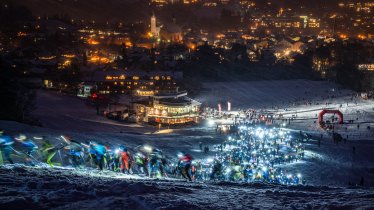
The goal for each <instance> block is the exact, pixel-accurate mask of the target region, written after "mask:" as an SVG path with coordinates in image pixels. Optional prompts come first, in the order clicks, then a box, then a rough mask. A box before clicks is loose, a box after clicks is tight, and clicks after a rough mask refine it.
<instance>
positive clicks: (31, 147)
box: [14, 134, 38, 165]
mask: <svg viewBox="0 0 374 210" xmlns="http://www.w3.org/2000/svg"><path fill="white" fill-rule="evenodd" d="M14 139H15V140H16V141H18V142H19V143H20V144H21V146H22V147H23V151H24V153H25V154H26V162H27V163H29V164H31V165H35V162H34V160H35V158H34V157H33V156H32V154H33V153H34V152H35V151H37V149H38V146H37V145H36V144H35V143H34V142H33V141H32V140H31V139H28V138H27V137H26V136H25V135H23V134H20V135H19V136H17V137H16V138H14ZM33 159H34V160H33Z"/></svg>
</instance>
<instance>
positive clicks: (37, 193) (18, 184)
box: [0, 166, 374, 209]
mask: <svg viewBox="0 0 374 210" xmlns="http://www.w3.org/2000/svg"><path fill="white" fill-rule="evenodd" d="M0 174H1V176H0V188H1V190H0V208H1V209H51V208H54V209H248V208H260V209H264V208H266V209H270V208H271V209H285V208H287V209H289V208H296V209H305V208H349V209H352V208H373V207H374V203H373V199H374V191H373V189H359V188H334V187H312V186H297V187H295V186H294V187H285V186H277V185H267V184H260V183H258V184H256V183H255V184H240V183H223V182H219V183H188V182H181V181H173V180H149V179H130V178H128V177H126V176H123V177H110V175H108V174H103V175H104V176H105V177H103V176H101V177H100V176H98V175H97V174H94V173H84V172H76V171H74V170H67V169H48V168H29V167H23V166H18V167H7V168H0Z"/></svg>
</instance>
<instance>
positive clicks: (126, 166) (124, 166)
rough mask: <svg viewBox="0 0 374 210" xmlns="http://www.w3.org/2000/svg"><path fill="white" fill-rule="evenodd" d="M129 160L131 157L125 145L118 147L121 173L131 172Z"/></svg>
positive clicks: (130, 160)
mask: <svg viewBox="0 0 374 210" xmlns="http://www.w3.org/2000/svg"><path fill="white" fill-rule="evenodd" d="M131 162H132V157H131V155H130V152H129V151H128V150H127V148H126V147H125V146H121V147H120V163H121V172H122V173H125V172H126V173H132V171H131Z"/></svg>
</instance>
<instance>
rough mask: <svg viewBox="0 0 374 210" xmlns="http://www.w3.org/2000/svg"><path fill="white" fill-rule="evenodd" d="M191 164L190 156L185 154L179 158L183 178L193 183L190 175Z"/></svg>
mask: <svg viewBox="0 0 374 210" xmlns="http://www.w3.org/2000/svg"><path fill="white" fill-rule="evenodd" d="M191 164H192V156H191V155H190V154H187V153H183V155H181V156H180V157H179V161H178V168H179V167H180V168H181V169H182V176H183V177H184V178H185V179H187V180H189V181H192V179H191V175H190V170H191Z"/></svg>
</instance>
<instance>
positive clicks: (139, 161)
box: [134, 152, 149, 176]
mask: <svg viewBox="0 0 374 210" xmlns="http://www.w3.org/2000/svg"><path fill="white" fill-rule="evenodd" d="M134 159H135V163H136V165H137V167H138V173H142V174H145V175H146V176H148V175H149V173H148V168H147V165H148V158H147V156H146V155H145V154H143V153H142V152H138V153H136V154H135V156H134Z"/></svg>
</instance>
